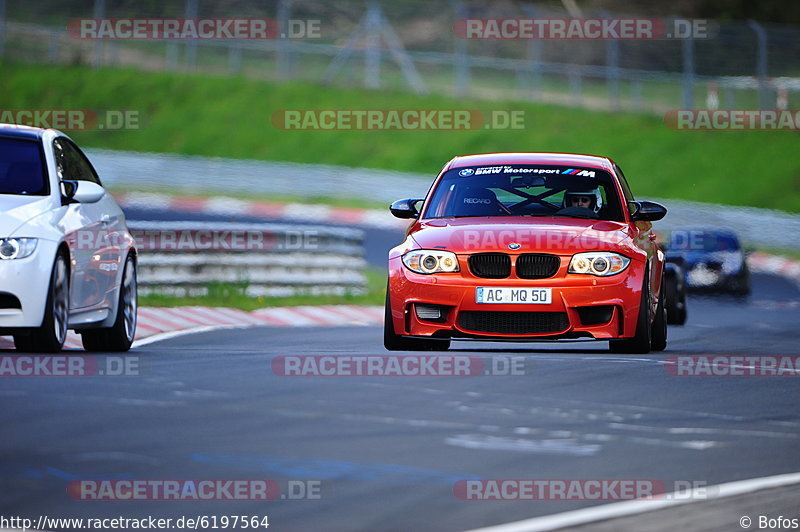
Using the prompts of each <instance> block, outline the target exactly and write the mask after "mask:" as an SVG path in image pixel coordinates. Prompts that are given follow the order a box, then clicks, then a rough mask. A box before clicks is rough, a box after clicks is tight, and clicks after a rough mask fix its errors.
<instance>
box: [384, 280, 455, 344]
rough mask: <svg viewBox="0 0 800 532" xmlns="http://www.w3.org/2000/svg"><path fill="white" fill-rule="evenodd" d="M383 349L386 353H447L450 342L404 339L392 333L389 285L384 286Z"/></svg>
mask: <svg viewBox="0 0 800 532" xmlns="http://www.w3.org/2000/svg"><path fill="white" fill-rule="evenodd" d="M383 347H385V348H386V350H387V351H447V350H448V349H450V340H428V339H425V338H404V337H403V336H400V335H399V334H395V332H394V323H393V322H392V309H391V305H390V304H389V285H388V284H387V285H386V304H385V311H384V315H383Z"/></svg>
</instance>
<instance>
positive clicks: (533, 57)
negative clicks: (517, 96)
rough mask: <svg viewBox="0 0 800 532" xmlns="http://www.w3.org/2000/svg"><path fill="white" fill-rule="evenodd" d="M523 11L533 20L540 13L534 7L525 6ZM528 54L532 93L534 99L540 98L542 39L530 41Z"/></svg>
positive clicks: (527, 48)
mask: <svg viewBox="0 0 800 532" xmlns="http://www.w3.org/2000/svg"><path fill="white" fill-rule="evenodd" d="M522 9H523V11H524V13H525V15H526V16H528V17H530V18H532V19H535V18H538V17H537V14H538V12H537V10H536V8H534V7H533V6H532V5H523V6H522ZM526 52H527V54H528V75H529V77H530V80H529V82H530V86H531V87H530V92H531V93H532V95H533V96H534V98H538V96H539V91H541V90H542V41H541V40H540V39H528V45H527V47H526Z"/></svg>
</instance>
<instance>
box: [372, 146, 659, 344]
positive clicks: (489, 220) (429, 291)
mask: <svg viewBox="0 0 800 532" xmlns="http://www.w3.org/2000/svg"><path fill="white" fill-rule="evenodd" d="M420 203H421V206H420V207H419V209H418V206H419V204H420ZM390 210H391V212H392V214H393V215H394V216H396V217H398V218H409V219H413V222H412V223H411V225H410V226H409V227H408V230H407V234H406V239H405V241H403V243H402V244H400V245H399V246H397V247H395V248H393V249H392V250H391V251H390V252H389V282H388V287H387V291H386V319H385V324H384V345H385V347H386V349H389V350H392V351H396V350H444V349H448V348H449V347H450V341H451V339H480V340H491V341H495V340H506V341H509V340H510V341H541V340H561V339H594V340H607V341H608V342H609V346H610V349H611V351H612V352H618V353H647V352H649V351H650V350H651V349H652V350H656V351H660V350H663V349H664V348H665V347H666V345H667V319H666V307H665V297H664V292H665V284H664V281H663V279H664V253H663V252H662V251H661V249H659V247H658V245H657V244H656V241H655V238H656V236H655V234H654V233H653V231H652V223H651V222H652V221H655V220H660V219H661V218H663V217H664V215H665V214H666V212H667V211H666V209H665V208H664V207H663V206H661V205H659V204H657V203H653V202H649V201H636V200H635V199H634V197H633V194H632V193H631V189H630V187H629V186H628V183H627V181H626V180H625V176H624V175H623V173H622V170H621V169H620V167H619V166H617V165H616V164H615V163H614V162H613V161H612V160H610V159H608V158H606V157H597V156H591V155H574V154H565V153H492V154H482V155H468V156H463V157H456V158H454V159H453V160H451V161H450V162H449V163H447V164H446V165H445V167H444V169H443V170H442V172H441V173H440V174H439V176H438V177H437V178H436V180H435V181H434V183H433V186H432V187H431V189H430V191H429V192H428V197H427V198H425V199H424V200H423V199H405V200H400V201H396V202H395V203H393V204H392V205H391V207H390Z"/></svg>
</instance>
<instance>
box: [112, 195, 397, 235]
mask: <svg viewBox="0 0 800 532" xmlns="http://www.w3.org/2000/svg"><path fill="white" fill-rule="evenodd" d="M114 198H115V199H116V200H117V203H119V204H120V206H122V207H123V208H124V207H129V208H137V209H158V210H169V211H175V212H188V213H193V214H213V215H225V216H230V215H231V213H237V214H244V215H248V216H258V217H261V218H269V219H276V218H281V219H287V220H296V221H298V222H314V223H332V224H343V225H360V226H368V227H377V228H381V229H398V228H400V229H402V228H404V227H406V226H407V225H408V221H407V220H405V221H404V220H399V219H397V218H394V217H393V216H392V215H391V214H390V213H389V210H388V209H385V210H383V209H352V208H347V207H334V206H331V205H312V204H303V203H277V202H269V201H256V200H242V199H238V198H229V197H224V196H223V197H213V198H203V197H195V196H172V195H169V194H158V193H150V192H128V193H120V194H114Z"/></svg>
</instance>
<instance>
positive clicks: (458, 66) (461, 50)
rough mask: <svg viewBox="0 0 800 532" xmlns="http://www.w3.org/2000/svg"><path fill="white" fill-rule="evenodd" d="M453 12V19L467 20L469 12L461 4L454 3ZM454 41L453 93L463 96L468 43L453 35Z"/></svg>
mask: <svg viewBox="0 0 800 532" xmlns="http://www.w3.org/2000/svg"><path fill="white" fill-rule="evenodd" d="M453 11H454V12H455V19H456V20H461V19H462V18H467V17H468V16H469V10H468V9H467V6H465V5H464V3H463V2H461V1H460V0H459V1H456V2H454V5H453ZM453 39H455V41H454V48H455V56H454V58H455V65H454V67H455V74H456V76H455V84H456V86H455V90H454V93H455V95H456V96H464V95H466V94H467V93H468V92H469V55H468V51H467V48H468V46H467V45H468V43H467V40H466V39H462V38H461V37H459V36H458V35H456V34H455V32H454V33H453Z"/></svg>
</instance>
